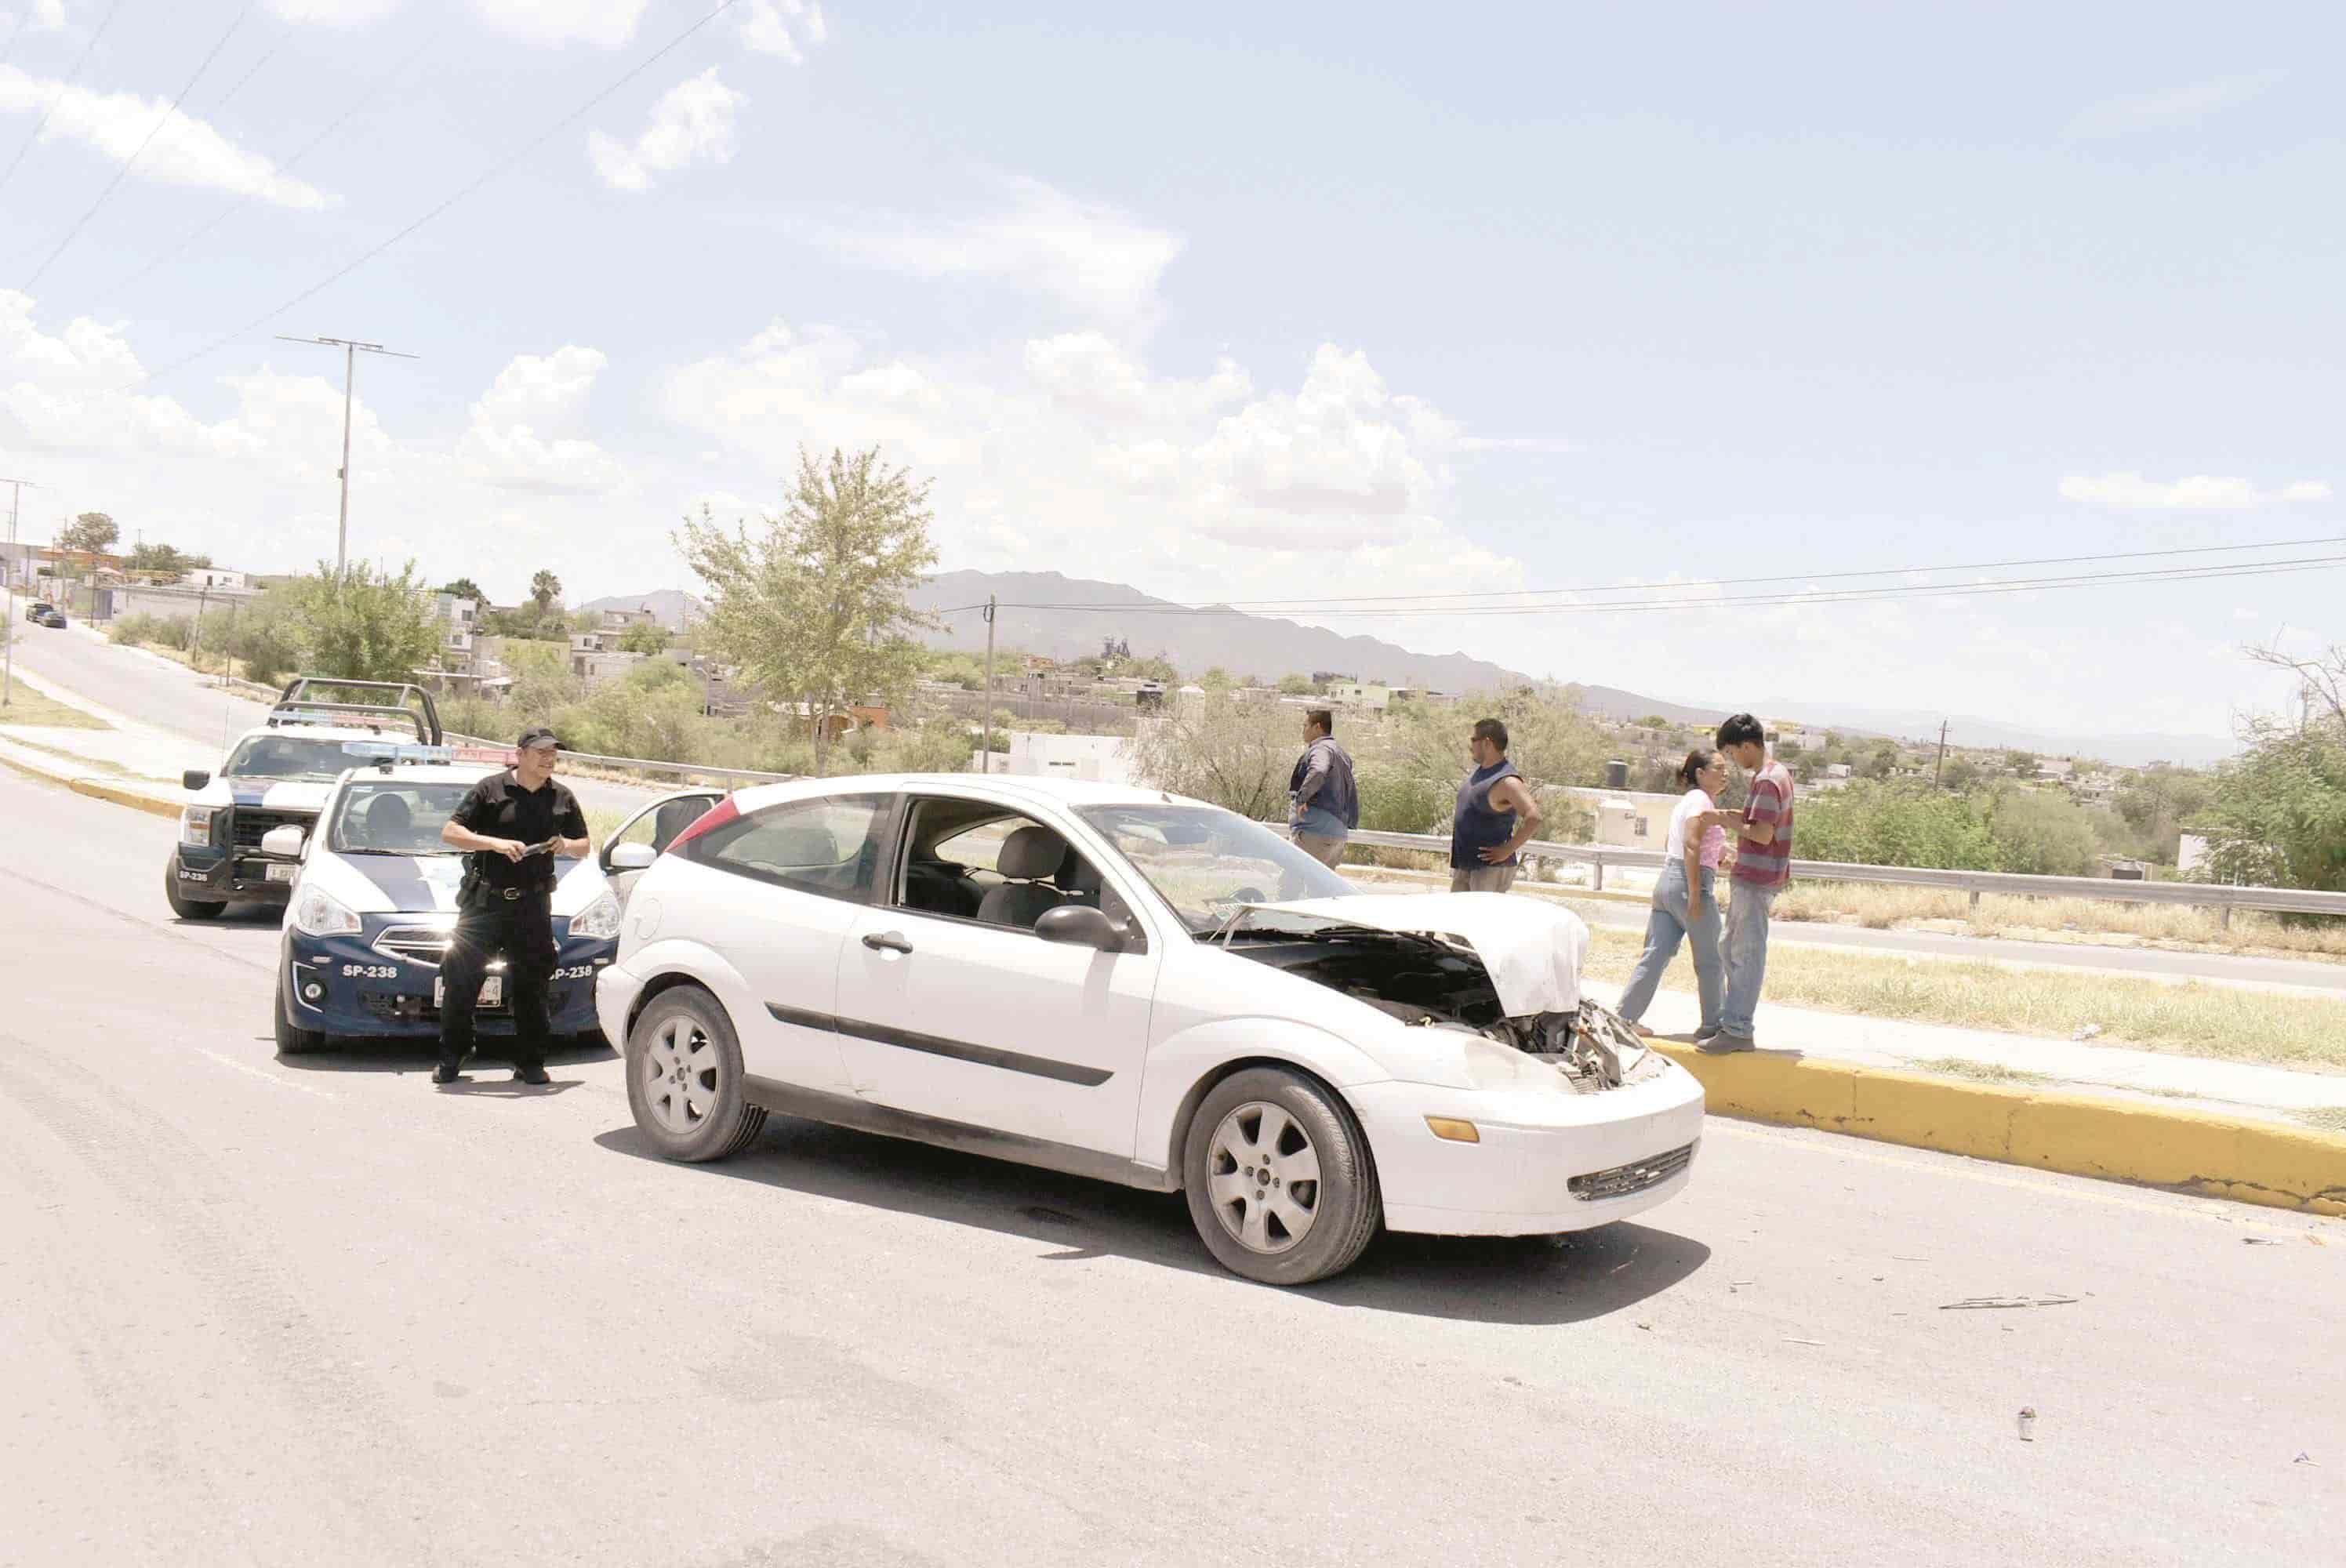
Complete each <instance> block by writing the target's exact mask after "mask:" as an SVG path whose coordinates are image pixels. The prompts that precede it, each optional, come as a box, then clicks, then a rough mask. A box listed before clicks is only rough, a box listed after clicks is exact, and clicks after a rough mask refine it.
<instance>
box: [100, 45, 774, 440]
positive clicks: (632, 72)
mask: <svg viewBox="0 0 2346 1568" xmlns="http://www.w3.org/2000/svg"><path fill="white" fill-rule="evenodd" d="M739 3H740V0H717V5H716V7H715V9H713V10H711V11H710V12H709V14H708V15H705V16H703V17H701V18H700V20H699V21H698V22H695V23H693V24H692V25H690V26H688V27H687V28H685V29H684V31H682V32H681V33H678V35H677V36H675V37H673V38H670V39H669V40H668V42H667V43H665V44H663V45H661V46H659V47H658V48H657V49H655V50H653V51H652V52H651V53H650V54H649V55H647V56H644V58H642V59H641V60H639V61H637V63H636V64H635V65H633V66H629V67H628V68H627V71H625V72H624V73H622V74H621V75H620V76H618V77H617V79H616V80H614V81H612V82H611V83H610V84H609V85H608V86H607V87H604V88H603V89H602V90H601V91H599V92H597V93H596V94H595V95H594V96H593V97H590V98H588V99H587V100H586V102H585V103H582V104H580V105H579V106H578V107H576V108H575V109H573V110H571V111H570V112H569V113H568V114H566V115H565V116H563V117H561V118H560V119H558V120H556V121H555V122H554V124H552V125H550V126H548V127H546V129H545V130H543V131H541V132H539V133H538V135H536V136H535V137H532V138H531V139H530V140H529V141H527V142H526V143H525V144H523V145H522V146H521V147H520V148H516V149H515V151H513V152H511V153H508V154H507V155H506V156H505V157H504V158H499V159H498V160H497V161H496V162H495V163H493V164H491V165H490V166H489V167H488V168H485V169H484V170H482V171H481V172H480V174H478V175H476V176H475V177H474V178H473V179H472V180H471V181H469V182H468V183H466V184H465V185H464V186H462V187H460V188H458V189H457V190H456V191H455V193H454V195H451V196H449V197H447V198H445V199H443V200H442V201H440V202H439V203H438V204H437V205H435V206H433V207H432V208H431V209H428V210H427V211H425V212H424V213H423V216H422V217H420V218H417V219H414V221H413V222H411V223H409V224H408V225H407V226H406V227H405V228H403V229H399V230H397V231H396V232H394V233H393V234H392V235H391V236H390V237H388V238H387V239H382V240H380V241H378V242H377V243H376V244H374V245H372V246H370V247H368V248H367V249H364V250H362V251H361V252H360V253H359V254H358V255H357V256H356V257H354V258H352V260H350V261H348V262H346V263H344V264H343V265H342V266H341V267H339V268H337V269H335V270H333V271H331V272H330V273H328V274H327V275H326V276H325V277H324V278H322V279H321V280H319V281H317V282H316V283H313V284H311V286H310V287H309V288H307V289H304V290H301V292H300V293H298V294H296V295H294V296H293V297H292V298H291V299H290V300H286V301H285V302H284V303H283V304H281V305H275V306H272V307H270V309H269V310H266V311H262V312H261V313H260V315H258V316H255V317H254V318H253V319H252V320H251V321H248V322H246V323H245V324H244V325H243V326H241V327H239V328H237V329H236V330H235V331H230V332H224V333H222V334H221V335H220V336H219V337H217V338H214V339H213V340H212V341H210V342H209V343H206V344H205V345H204V346H203V347H202V348H199V349H198V350H196V351H194V352H193V353H190V354H187V355H185V356H183V357H181V358H179V359H177V360H174V361H171V362H170V363H169V364H168V365H165V366H163V367H162V368H161V369H159V370H152V371H146V372H141V373H140V374H139V375H138V376H136V377H134V378H133V379H131V380H129V381H128V382H123V383H122V384H121V385H120V386H117V387H109V388H107V389H105V392H92V393H88V394H87V395H86V396H85V397H83V398H80V399H76V400H75V402H87V400H88V398H89V397H97V396H103V395H109V394H112V393H116V392H128V391H129V390H130V389H131V388H133V387H138V386H144V385H145V384H146V383H148V382H151V381H159V380H160V379H162V378H163V377H165V376H168V375H175V374H177V373H178V372H180V371H183V370H185V369H187V368H188V367H189V365H191V364H193V363H195V362H196V361H198V360H200V359H202V358H204V357H205V356H207V355H209V354H212V353H215V352H218V351H219V350H221V349H223V348H225V347H227V346H228V345H229V344H230V343H232V342H234V341H236V340H237V339H239V338H240V337H242V336H244V335H245V334H246V333H247V332H250V331H257V330H259V329H260V328H261V327H264V326H267V325H268V324H269V323H270V321H274V320H276V319H277V318H278V317H280V316H281V315H283V314H284V313H285V312H286V311H290V310H291V309H293V308H294V307H295V306H296V305H300V304H302V303H305V302H306V301H308V300H311V299H314V298H315V297H317V296H318V295H320V294H322V293H324V292H325V291H326V290H328V289H331V288H332V287H333V286H334V285H335V284H337V283H339V282H341V281H342V280H343V279H345V278H347V277H349V276H350V275H351V274H352V273H353V272H355V271H357V270H359V269H360V268H362V267H363V266H365V265H366V264H367V263H368V262H370V261H372V260H374V259H375V258H376V257H378V256H380V255H382V253H383V252H384V251H386V250H388V249H391V248H392V247H393V246H394V245H396V244H398V243H399V242H400V241H401V240H403V239H406V238H407V237H408V236H409V235H411V234H413V233H414V232H415V231H416V230H417V229H421V228H423V226H424V225H425V224H427V223H429V222H431V221H432V220H433V219H435V218H437V217H439V216H440V215H441V214H442V213H444V212H445V211H447V210H448V209H450V208H452V207H454V206H455V205H456V204H457V203H458V202H460V201H462V200H464V199H465V198H466V197H468V196H470V195H472V194H473V193H474V191H476V190H478V189H480V188H481V187H483V186H484V185H486V184H488V183H489V181H491V180H492V179H495V178H496V177H497V176H498V175H501V174H503V173H505V170H507V169H509V168H512V167H513V166H514V165H515V164H517V163H519V162H520V161H521V160H522V159H523V158H527V157H528V156H529V155H530V154H532V153H534V152H535V151H536V150H537V149H538V148H541V147H544V146H545V145H546V143H547V142H549V141H551V140H553V139H554V138H555V137H557V136H559V135H560V134H561V133H562V132H563V131H565V130H566V129H567V128H569V127H570V126H571V125H572V124H573V123H575V122H576V121H577V120H579V119H581V118H584V117H586V114H587V113H588V112H589V111H590V110H592V109H593V108H595V107H596V106H597V105H598V104H600V103H601V102H602V101H603V100H604V99H605V98H607V97H610V96H611V95H612V94H613V93H616V92H617V91H618V90H619V89H620V88H621V87H626V86H627V84H628V83H629V82H632V81H634V80H635V79H636V78H637V76H642V75H643V74H644V73H645V72H646V71H648V70H650V69H651V68H652V67H653V66H656V65H658V63H659V62H660V61H661V60H663V59H665V58H666V57H667V56H669V55H670V54H672V53H674V52H675V51H676V50H677V49H678V48H679V47H680V46H682V45H683V44H684V42H685V41H686V40H687V39H688V38H690V37H691V36H693V35H694V34H696V33H698V32H699V31H700V30H701V29H702V28H703V27H706V26H708V25H709V24H710V23H711V22H714V21H715V20H717V18H718V17H719V16H722V15H724V14H725V13H726V12H728V11H730V10H731V9H732V8H733V7H734V6H735V5H739Z"/></svg>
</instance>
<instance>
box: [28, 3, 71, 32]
mask: <svg viewBox="0 0 2346 1568" xmlns="http://www.w3.org/2000/svg"><path fill="white" fill-rule="evenodd" d="M32 23H33V29H34V31H36V32H39V33H54V32H56V30H57V29H58V28H60V27H62V26H64V25H66V0H35V4H34V5H33V17H32Z"/></svg>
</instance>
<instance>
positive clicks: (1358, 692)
mask: <svg viewBox="0 0 2346 1568" xmlns="http://www.w3.org/2000/svg"><path fill="white" fill-rule="evenodd" d="M1392 697H1393V694H1392V688H1391V687H1384V686H1378V685H1374V684H1372V683H1370V682H1366V681H1358V680H1340V681H1332V682H1331V683H1329V687H1328V700H1329V701H1330V702H1331V703H1333V704H1335V705H1336V706H1338V707H1340V708H1369V709H1371V710H1372V711H1373V712H1377V713H1382V712H1383V711H1384V710H1385V707H1386V705H1387V704H1388V703H1390V702H1392Z"/></svg>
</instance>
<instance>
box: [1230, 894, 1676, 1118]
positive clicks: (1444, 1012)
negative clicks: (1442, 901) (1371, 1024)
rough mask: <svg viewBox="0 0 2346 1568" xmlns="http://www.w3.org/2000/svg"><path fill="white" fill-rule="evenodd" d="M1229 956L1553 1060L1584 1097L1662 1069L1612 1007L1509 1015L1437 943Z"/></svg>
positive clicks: (1487, 987) (1449, 949)
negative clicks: (1253, 962)
mask: <svg viewBox="0 0 2346 1568" xmlns="http://www.w3.org/2000/svg"><path fill="white" fill-rule="evenodd" d="M1231 951H1232V952H1237V953H1239V954H1240V955H1242V956H1244V957H1247V958H1250V959H1253V960H1254V961H1255V962H1258V963H1268V964H1270V965H1271V966H1272V967H1274V968H1277V969H1281V970H1284V971H1286V972H1288V973H1290V974H1293V975H1296V976H1298V977H1300V978H1301V979H1305V980H1310V981H1313V982H1316V983H1319V984H1321V985H1324V986H1327V987H1328V988H1329V989H1330V990H1331V991H1338V992H1341V993H1343V994H1345V995H1347V996H1350V997H1352V998H1353V999H1354V1000H1355V1001H1358V1002H1362V1003H1367V1004H1368V1005H1369V1006H1371V1007H1373V1008H1375V1009H1376V1010H1377V1011H1378V1012H1380V1013H1386V1014H1388V1015H1390V1016H1392V1017H1394V1018H1397V1019H1399V1020H1401V1021H1402V1022H1403V1023H1406V1024H1409V1025H1411V1026H1413V1027H1415V1028H1422V1029H1451V1030H1458V1031H1461V1032H1464V1033H1470V1034H1474V1035H1477V1036H1480V1037H1481V1038H1483V1039H1486V1040H1492V1041H1496V1042H1497V1043H1498V1044H1502V1045H1509V1046H1513V1047H1514V1048H1515V1049H1516V1050H1518V1051H1521V1052H1524V1053H1525V1054H1529V1055H1533V1056H1537V1057H1541V1058H1543V1059H1545V1060H1547V1061H1550V1062H1552V1063H1553V1064H1555V1066H1556V1070H1557V1071H1558V1072H1559V1073H1560V1074H1563V1075H1564V1077H1565V1078H1566V1080H1567V1081H1568V1082H1569V1083H1570V1084H1571V1085H1572V1086H1573V1087H1574V1088H1575V1089H1577V1090H1579V1091H1581V1092H1583V1093H1596V1092H1597V1091H1599V1090H1604V1089H1614V1088H1618V1087H1619V1086H1620V1085H1621V1084H1625V1083H1637V1082H1639V1081H1642V1080H1643V1079H1645V1078H1647V1077H1649V1076H1652V1075H1653V1074H1657V1073H1659V1072H1660V1071H1662V1067H1661V1063H1662V1060H1663V1059H1662V1058H1661V1057H1660V1056H1659V1055H1658V1054H1655V1053H1653V1052H1650V1051H1648V1050H1647V1048H1646V1045H1645V1043H1644V1042H1643V1041H1641V1040H1639V1039H1638V1038H1637V1031H1636V1030H1635V1029H1632V1028H1631V1027H1630V1026H1629V1025H1628V1024H1627V1023H1624V1022H1623V1021H1622V1019H1621V1017H1620V1015H1619V1014H1617V1013H1614V1012H1613V1011H1612V1009H1610V1008H1608V1007H1604V1006H1601V1005H1599V1004H1598V1003H1595V1002H1591V1001H1588V1000H1586V999H1585V998H1584V999H1583V1000H1582V1001H1581V1003H1580V1004H1579V1006H1578V1007H1577V1008H1576V1009H1574V1010H1573V1011H1571V1012H1568V1013H1565V1012H1556V1013H1527V1014H1525V1015H1522V1016H1519V1017H1513V1018H1511V1017H1508V1016H1507V1015H1506V1012H1505V1007H1504V1006H1503V1004H1502V1003H1501V1002H1500V1000H1499V993H1498V990H1497V988H1496V986H1494V984H1493V983H1492V980H1491V976H1490V972H1489V971H1488V970H1487V969H1485V968H1484V962H1483V960H1482V959H1481V958H1480V957H1478V956H1476V954H1475V953H1474V952H1471V951H1468V950H1465V949H1464V948H1461V947H1457V946H1454V945H1452V944H1449V943H1446V942H1440V941H1438V940H1436V939H1433V938H1430V937H1424V936H1413V935H1406V934H1389V933H1386V932H1369V931H1345V932H1330V933H1327V934H1324V935H1314V936H1288V937H1284V938H1282V939H1280V940H1275V941H1254V942H1234V943H1232V944H1231Z"/></svg>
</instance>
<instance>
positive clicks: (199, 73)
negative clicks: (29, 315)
mask: <svg viewBox="0 0 2346 1568" xmlns="http://www.w3.org/2000/svg"><path fill="white" fill-rule="evenodd" d="M259 3H260V0H245V6H244V9H243V10H241V11H239V12H238V13H237V14H236V19H235V20H234V21H232V22H230V24H229V25H228V31H227V32H225V33H222V34H221V35H220V36H219V42H217V43H215V44H214V45H213V46H211V52H210V53H209V54H207V55H206V56H204V57H203V59H202V60H200V61H199V62H198V63H197V66H196V69H195V74H194V75H193V76H189V78H188V79H187V82H186V84H185V85H183V86H182V87H180V88H179V92H178V93H177V94H175V95H173V97H172V98H171V102H170V106H169V107H167V108H166V109H164V111H163V113H162V115H161V117H158V119H157V120H156V121H155V123H154V124H153V125H151V126H149V127H147V135H146V137H145V138H144V139H143V140H141V141H140V142H139V144H138V147H137V148H134V149H133V150H132V152H131V154H130V156H129V157H128V158H124V159H123V160H122V163H121V166H120V167H119V168H117V169H116V170H115V171H114V178H112V179H109V180H107V182H106V188H105V189H103V190H101V191H99V192H98V193H97V200H96V201H93V202H91V203H90V204H89V210H88V211H87V212H85V213H83V214H82V215H81V217H80V218H79V219H76V220H75V223H74V226H73V227H72V228H71V229H66V237H65V238H64V239H60V240H58V241H57V248H56V249H54V250H52V251H50V252H49V255H48V260H46V261H43V262H42V263H41V264H40V265H39V266H38V267H36V268H34V269H33V275H32V276H31V277H30V278H27V279H26V280H25V288H24V292H26V293H27V294H29V293H31V292H32V291H33V285H34V284H36V283H38V282H39V281H40V280H41V277H42V274H44V273H46V271H48V270H49V269H50V268H51V267H53V266H55V265H56V260H57V258H58V257H60V256H62V255H64V254H65V253H66V247H67V246H69V245H71V244H72V243H73V242H74V241H75V240H76V239H79V238H80V237H81V231H82V229H85V228H87V226H88V223H89V220H90V219H93V218H95V217H97V210H98V209H99V208H101V207H104V206H105V205H106V203H107V199H108V198H109V197H111V196H113V194H114V192H115V189H116V188H117V187H118V186H119V185H121V183H122V181H123V179H124V178H125V177H126V176H128V174H129V173H130V169H131V166H132V165H134V164H136V163H137V162H138V160H139V159H140V158H144V157H146V156H147V149H148V148H150V147H152V146H153V145H154V144H155V138H156V137H158V136H160V135H161V134H162V132H163V127H165V126H167V125H169V124H170V123H171V117H172V116H174V115H176V114H178V113H179V105H180V104H182V103H183V102H185V101H186V99H187V97H188V95H189V93H191V92H193V91H195V87H196V84H197V83H198V82H199V81H201V80H203V78H204V73H205V72H206V71H209V70H210V69H211V68H212V62H213V61H214V60H217V59H219V52H220V51H221V50H222V49H225V48H227V47H228V41H229V40H230V38H233V37H235V36H236V30H237V29H238V28H239V27H241V26H243V25H244V19H245V18H246V17H248V16H250V15H252V8H253V6H254V5H258V4H259ZM60 96H62V95H60Z"/></svg>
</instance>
